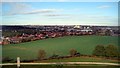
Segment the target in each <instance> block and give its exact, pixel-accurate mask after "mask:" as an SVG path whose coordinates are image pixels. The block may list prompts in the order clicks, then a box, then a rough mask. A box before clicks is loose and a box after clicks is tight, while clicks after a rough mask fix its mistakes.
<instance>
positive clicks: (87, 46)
mask: <svg viewBox="0 0 120 68" xmlns="http://www.w3.org/2000/svg"><path fill="white" fill-rule="evenodd" d="M117 40H118V38H117V37H110V36H67V37H61V38H54V39H53V38H50V39H45V40H37V41H32V42H26V43H20V44H10V45H6V46H3V57H5V56H6V57H7V56H9V57H10V58H14V59H15V60H16V57H17V56H20V57H21V58H22V59H33V58H36V57H37V53H38V50H39V49H44V50H45V51H46V52H47V56H51V55H52V54H53V53H56V54H59V55H69V50H70V49H72V48H74V49H76V50H77V51H78V52H80V53H82V54H88V55H90V54H92V51H93V49H94V47H95V46H96V45H99V44H101V45H109V44H112V45H118V42H117Z"/></svg>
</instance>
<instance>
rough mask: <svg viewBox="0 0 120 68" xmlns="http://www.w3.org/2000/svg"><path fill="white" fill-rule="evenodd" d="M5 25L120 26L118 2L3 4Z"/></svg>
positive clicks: (3, 22)
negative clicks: (119, 22) (119, 23)
mask: <svg viewBox="0 0 120 68" xmlns="http://www.w3.org/2000/svg"><path fill="white" fill-rule="evenodd" d="M0 4H2V10H1V11H0V12H2V14H0V16H1V17H0V21H2V25H100V26H101V25H102V26H117V25H118V3H117V2H2V3H0Z"/></svg>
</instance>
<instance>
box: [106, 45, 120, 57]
mask: <svg viewBox="0 0 120 68" xmlns="http://www.w3.org/2000/svg"><path fill="white" fill-rule="evenodd" d="M105 56H106V57H112V58H113V57H118V56H119V50H118V48H117V47H116V46H114V45H108V46H107V47H106V48H105Z"/></svg>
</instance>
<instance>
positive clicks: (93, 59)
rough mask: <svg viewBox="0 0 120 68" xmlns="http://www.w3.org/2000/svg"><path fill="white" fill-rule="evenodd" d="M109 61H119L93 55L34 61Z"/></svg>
mask: <svg viewBox="0 0 120 68" xmlns="http://www.w3.org/2000/svg"><path fill="white" fill-rule="evenodd" d="M86 61H87V62H103V63H104V62H109V63H119V61H118V60H110V59H104V58H95V57H84V56H82V57H71V58H64V59H51V60H43V61H35V62H41V63H42V62H86Z"/></svg>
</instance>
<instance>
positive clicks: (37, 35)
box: [0, 25, 120, 45]
mask: <svg viewBox="0 0 120 68" xmlns="http://www.w3.org/2000/svg"><path fill="white" fill-rule="evenodd" d="M1 27H2V28H1V30H0V32H1V33H2V36H1V37H0V39H1V41H0V44H1V45H7V44H18V43H22V42H29V41H35V40H43V39H47V38H56V37H63V36H83V35H100V36H120V30H119V29H118V28H119V27H118V26H85V25H41V26H39V25H15V26H14V25H11V26H10V25H9V26H7V25H2V26H1Z"/></svg>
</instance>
